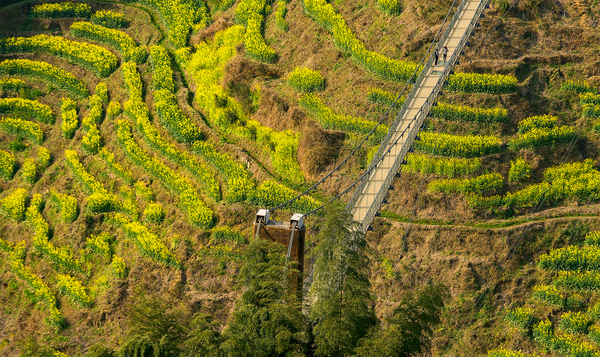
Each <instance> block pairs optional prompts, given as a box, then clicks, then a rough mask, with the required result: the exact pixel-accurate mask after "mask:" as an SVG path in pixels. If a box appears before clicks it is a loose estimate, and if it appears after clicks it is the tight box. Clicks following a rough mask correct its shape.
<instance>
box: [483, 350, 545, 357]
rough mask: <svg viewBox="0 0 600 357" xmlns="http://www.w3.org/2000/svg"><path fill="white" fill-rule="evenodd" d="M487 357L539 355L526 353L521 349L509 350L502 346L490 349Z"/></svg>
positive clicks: (529, 356) (533, 356)
mask: <svg viewBox="0 0 600 357" xmlns="http://www.w3.org/2000/svg"><path fill="white" fill-rule="evenodd" d="M487 357H537V356H536V355H534V354H526V353H523V352H521V351H513V350H507V349H505V348H500V349H497V350H492V351H488V354H487Z"/></svg>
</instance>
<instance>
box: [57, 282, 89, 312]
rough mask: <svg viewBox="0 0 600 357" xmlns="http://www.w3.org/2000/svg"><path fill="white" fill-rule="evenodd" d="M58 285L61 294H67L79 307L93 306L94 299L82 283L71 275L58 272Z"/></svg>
mask: <svg viewBox="0 0 600 357" xmlns="http://www.w3.org/2000/svg"><path fill="white" fill-rule="evenodd" d="M56 279H57V281H56V286H57V287H58V291H60V293H61V294H63V295H64V296H66V297H67V298H68V299H69V300H70V301H71V303H73V304H74V305H76V306H78V307H79V308H89V307H91V306H92V299H91V298H90V297H89V296H88V294H87V293H86V292H85V288H84V287H83V285H81V283H80V282H79V281H77V280H75V279H73V278H72V277H70V276H69V275H63V274H58V276H57V277H56Z"/></svg>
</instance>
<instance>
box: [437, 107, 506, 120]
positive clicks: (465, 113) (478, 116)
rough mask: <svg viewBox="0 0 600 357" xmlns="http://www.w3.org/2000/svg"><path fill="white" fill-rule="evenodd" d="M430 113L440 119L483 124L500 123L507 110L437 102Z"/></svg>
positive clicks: (504, 118)
mask: <svg viewBox="0 0 600 357" xmlns="http://www.w3.org/2000/svg"><path fill="white" fill-rule="evenodd" d="M430 112H431V115H432V116H434V117H436V118H439V119H442V120H456V121H465V122H477V123H485V124H494V123H501V122H505V121H507V120H508V110H506V109H504V108H491V109H483V108H471V107H467V106H463V105H453V104H447V103H438V105H436V106H435V107H432V108H431V111H430Z"/></svg>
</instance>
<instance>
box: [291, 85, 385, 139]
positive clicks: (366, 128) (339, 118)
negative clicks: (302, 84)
mask: <svg viewBox="0 0 600 357" xmlns="http://www.w3.org/2000/svg"><path fill="white" fill-rule="evenodd" d="M300 105H301V106H302V108H304V109H305V110H307V111H308V112H310V113H311V114H313V115H314V116H315V118H316V119H317V122H318V123H319V124H321V126H322V127H323V128H325V129H333V130H342V131H350V132H354V133H358V134H367V133H369V132H370V131H371V130H373V127H375V125H376V124H377V123H375V122H373V121H370V120H366V119H363V118H360V117H352V116H349V115H341V114H336V113H335V112H334V111H333V110H331V109H330V108H329V107H327V106H325V104H324V103H323V102H322V101H321V100H320V99H319V98H318V97H317V96H315V95H314V94H305V95H303V96H302V99H300ZM387 131H388V128H387V126H385V125H383V124H382V125H379V126H378V127H377V130H376V131H375V133H374V134H375V136H376V137H377V138H383V137H384V136H385V134H386V133H387Z"/></svg>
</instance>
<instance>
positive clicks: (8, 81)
mask: <svg viewBox="0 0 600 357" xmlns="http://www.w3.org/2000/svg"><path fill="white" fill-rule="evenodd" d="M23 89H25V82H24V81H23V80H21V79H18V78H0V93H13V94H19V93H20V92H21V91H22V90H23Z"/></svg>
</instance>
